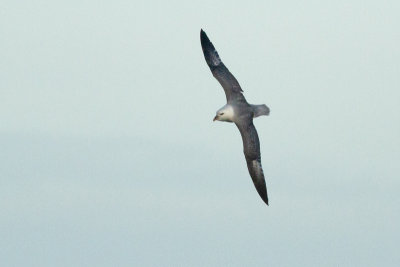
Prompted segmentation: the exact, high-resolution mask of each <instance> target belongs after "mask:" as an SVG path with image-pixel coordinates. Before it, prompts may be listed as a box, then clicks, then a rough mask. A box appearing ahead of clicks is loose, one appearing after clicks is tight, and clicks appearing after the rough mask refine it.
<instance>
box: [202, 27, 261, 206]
mask: <svg viewBox="0 0 400 267" xmlns="http://www.w3.org/2000/svg"><path fill="white" fill-rule="evenodd" d="M200 41H201V47H202V48H203V53H204V57H205V59H206V62H207V64H208V66H209V67H210V70H211V72H212V74H213V76H214V77H215V78H216V79H217V80H218V82H219V83H220V84H221V85H222V87H223V88H224V91H225V95H226V102H227V104H226V105H225V106H223V107H222V108H220V109H219V110H218V111H217V112H216V116H215V117H214V120H213V121H216V120H218V121H226V122H233V123H235V124H236V126H237V127H238V129H239V132H240V134H241V135H242V139H243V152H244V156H245V158H246V162H247V168H248V169H249V173H250V176H251V178H252V180H253V183H254V186H255V187H256V189H257V192H258V194H259V195H260V197H261V198H262V200H264V202H265V203H266V204H267V205H268V195H267V187H266V185H265V179H264V173H263V169H262V166H261V153H260V141H259V139H258V134H257V131H256V128H255V127H254V124H253V118H256V117H258V116H262V115H266V116H268V115H269V108H268V107H267V106H266V105H252V104H249V103H247V101H246V99H245V98H244V96H243V94H242V92H243V90H242V88H241V87H240V85H239V83H238V81H237V80H236V78H235V77H234V76H233V75H232V73H230V72H229V70H228V69H227V67H225V65H224V63H222V61H221V59H220V57H219V55H218V52H217V50H215V48H214V45H213V44H212V43H211V42H210V39H208V37H207V35H206V33H205V32H204V31H203V30H201V31H200Z"/></svg>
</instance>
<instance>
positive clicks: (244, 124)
mask: <svg viewBox="0 0 400 267" xmlns="http://www.w3.org/2000/svg"><path fill="white" fill-rule="evenodd" d="M236 126H237V127H238V129H239V131H240V134H241V136H242V140H243V152H244V156H245V158H246V162H247V168H248V170H249V173H250V176H251V179H252V180H253V183H254V186H255V187H256V189H257V192H258V194H259V195H260V197H261V198H262V200H264V202H265V203H266V204H267V205H268V194H267V186H266V184H265V178H264V172H263V169H262V166H261V153H260V141H259V139H258V134H257V130H256V127H254V124H253V119H252V118H248V119H247V120H241V121H240V122H236Z"/></svg>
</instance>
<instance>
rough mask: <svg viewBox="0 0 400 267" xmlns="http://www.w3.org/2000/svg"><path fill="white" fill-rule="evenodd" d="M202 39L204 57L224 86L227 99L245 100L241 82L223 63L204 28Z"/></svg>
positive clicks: (228, 100) (201, 34)
mask: <svg viewBox="0 0 400 267" xmlns="http://www.w3.org/2000/svg"><path fill="white" fill-rule="evenodd" d="M200 41H201V47H202V48H203V53H204V57H205V59H206V62H207V64H208V66H209V67H210V70H211V72H212V74H213V75H214V77H215V78H216V79H217V80H218V82H219V83H220V84H221V85H222V87H223V88H224V91H225V95H226V101H227V102H230V101H232V100H245V99H244V96H243V94H242V92H243V90H242V88H241V87H240V85H239V82H238V81H237V80H236V78H235V77H234V76H233V75H232V73H230V71H229V70H228V68H227V67H225V65H224V63H222V61H221V59H220V57H219V55H218V52H217V50H215V47H214V45H213V44H212V43H211V41H210V39H208V37H207V35H206V33H205V32H204V31H203V30H201V31H200Z"/></svg>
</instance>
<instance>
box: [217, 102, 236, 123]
mask: <svg viewBox="0 0 400 267" xmlns="http://www.w3.org/2000/svg"><path fill="white" fill-rule="evenodd" d="M213 121H228V122H232V121H233V108H232V107H231V106H229V105H225V106H223V107H222V108H220V109H219V110H218V111H217V112H216V115H215V117H214V119H213Z"/></svg>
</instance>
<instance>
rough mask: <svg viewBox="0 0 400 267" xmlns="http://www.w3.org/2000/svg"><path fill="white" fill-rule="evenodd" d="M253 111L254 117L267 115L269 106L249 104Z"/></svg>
mask: <svg viewBox="0 0 400 267" xmlns="http://www.w3.org/2000/svg"><path fill="white" fill-rule="evenodd" d="M251 107H252V109H253V113H254V118H256V117H259V116H262V115H265V116H268V115H269V107H267V106H266V105H264V104H263V105H251Z"/></svg>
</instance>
